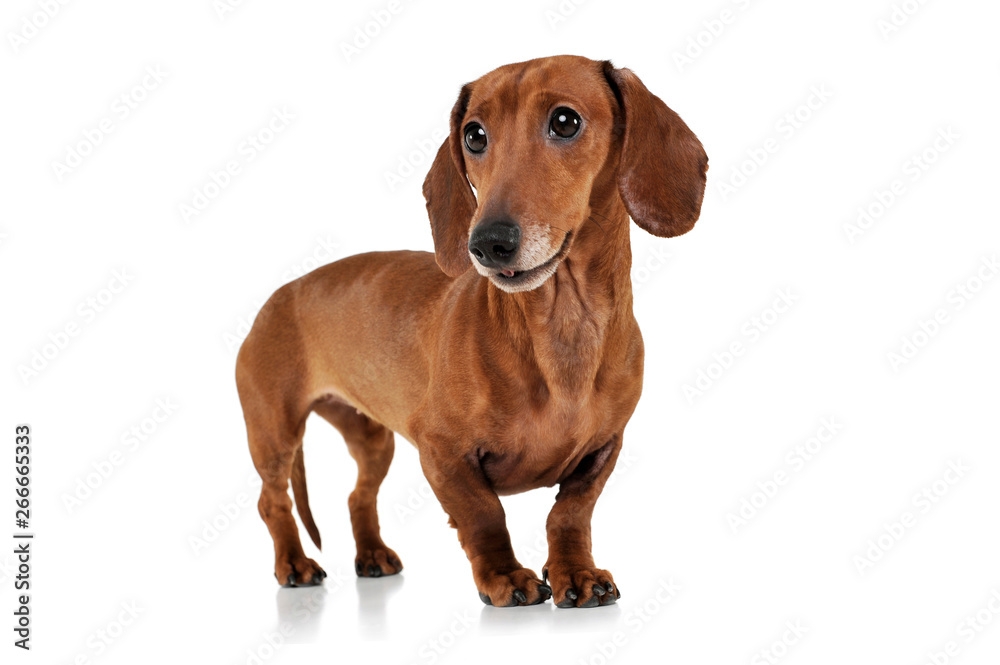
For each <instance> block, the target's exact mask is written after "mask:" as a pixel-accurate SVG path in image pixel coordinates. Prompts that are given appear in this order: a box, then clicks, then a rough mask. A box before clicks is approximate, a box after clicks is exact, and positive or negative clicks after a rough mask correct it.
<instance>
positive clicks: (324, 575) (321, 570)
mask: <svg viewBox="0 0 1000 665" xmlns="http://www.w3.org/2000/svg"><path fill="white" fill-rule="evenodd" d="M319 574H320V575H322V576H323V579H324V580H325V579H326V571H325V570H323V569H322V568H320V569H319Z"/></svg>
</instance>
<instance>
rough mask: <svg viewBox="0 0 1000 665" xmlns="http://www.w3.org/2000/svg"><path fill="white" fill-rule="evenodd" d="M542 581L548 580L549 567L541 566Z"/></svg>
mask: <svg viewBox="0 0 1000 665" xmlns="http://www.w3.org/2000/svg"><path fill="white" fill-rule="evenodd" d="M542 581H543V582H548V581H549V569H548V568H542Z"/></svg>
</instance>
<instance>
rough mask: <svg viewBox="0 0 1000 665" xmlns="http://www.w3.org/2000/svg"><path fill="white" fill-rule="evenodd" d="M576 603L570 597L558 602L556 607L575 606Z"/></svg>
mask: <svg viewBox="0 0 1000 665" xmlns="http://www.w3.org/2000/svg"><path fill="white" fill-rule="evenodd" d="M574 605H575V603H574V602H573V601H572V600H570V599H569V598H566V600H564V601H563V602H561V603H556V607H562V608H566V607H573V606H574Z"/></svg>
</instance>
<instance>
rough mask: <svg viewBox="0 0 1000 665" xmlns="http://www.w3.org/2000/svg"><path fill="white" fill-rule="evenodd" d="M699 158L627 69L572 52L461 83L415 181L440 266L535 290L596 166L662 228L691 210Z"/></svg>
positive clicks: (699, 182)
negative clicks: (445, 132) (438, 141)
mask: <svg viewBox="0 0 1000 665" xmlns="http://www.w3.org/2000/svg"><path fill="white" fill-rule="evenodd" d="M707 168H708V157H707V156H706V155H705V151H704V149H703V148H702V146H701V143H700V142H699V141H698V139H697V137H696V136H695V135H694V133H693V132H692V131H691V130H690V129H688V127H687V125H685V124H684V121H683V120H681V119H680V117H678V115H677V114H676V113H674V112H673V111H671V110H670V109H669V108H667V105H666V104H664V103H663V102H662V101H661V100H660V98H659V97H657V96H655V95H653V94H652V93H651V92H650V91H649V90H647V89H646V86H645V85H643V83H642V81H640V80H639V78H638V77H637V76H636V75H635V74H633V73H632V72H631V71H629V70H628V69H616V68H614V67H613V66H612V65H611V63H610V62H597V61H594V60H589V59H587V58H581V57H577V56H557V57H552V58H542V59H539V60H531V61H528V62H524V63H518V64H513V65H507V66H505V67H501V68H499V69H496V70H494V71H492V72H490V73H489V74H487V75H485V76H483V77H482V78H480V79H478V80H477V81H474V82H472V83H469V84H467V85H465V86H463V87H462V90H461V93H460V94H459V96H458V101H456V102H455V106H454V108H453V109H452V113H451V133H450V135H449V137H448V139H447V140H446V141H445V142H444V144H443V145H442V146H441V148H440V150H438V153H437V156H436V158H435V159H434V163H433V165H432V166H431V170H430V172H429V173H428V174H427V179H426V180H425V181H424V197H425V198H426V199H427V211H428V214H429V215H430V220H431V229H432V231H433V234H434V250H435V255H436V258H437V262H438V265H440V266H441V269H442V270H444V271H445V272H446V273H447V274H449V275H451V276H453V277H454V276H458V275H460V274H462V273H464V272H465V271H466V270H467V269H468V268H469V265H470V263H471V265H473V266H475V268H476V270H477V271H478V272H479V273H480V274H481V275H483V276H484V277H487V278H489V279H490V280H491V281H492V282H493V283H494V284H496V285H497V286H498V287H499V288H501V289H503V290H504V291H508V292H514V291H528V290H531V289H534V288H536V287H538V286H539V285H541V284H542V283H543V282H545V280H547V279H548V278H549V277H550V276H551V275H552V274H553V273H554V272H555V271H556V268H558V266H559V263H560V261H562V260H563V258H565V257H566V255H567V254H568V252H569V250H570V247H571V245H572V243H573V238H574V235H575V234H576V233H577V231H579V230H580V228H581V227H582V226H583V224H584V223H585V222H586V221H587V219H588V217H589V216H590V215H591V214H592V212H593V211H592V210H591V204H592V200H591V199H592V191H593V189H594V185H595V183H596V182H598V180H599V179H601V178H602V176H605V177H608V176H610V177H612V178H614V181H615V182H616V183H617V189H618V193H619V195H620V196H621V199H622V201H623V202H624V204H625V207H626V209H627V210H628V213H629V215H630V216H631V217H632V219H633V220H635V222H636V224H638V225H639V226H640V227H642V228H643V229H645V230H646V231H648V232H649V233H652V234H653V235H656V236H664V237H670V236H676V235H680V234H682V233H685V232H687V231H689V230H690V229H691V228H692V227H693V226H694V223H695V221H696V220H697V219H698V214H699V212H700V210H701V201H702V196H703V194H704V191H705V171H706V170H707ZM470 183H471V185H472V187H475V188H476V195H474V194H473V191H472V187H470ZM477 199H478V200H477Z"/></svg>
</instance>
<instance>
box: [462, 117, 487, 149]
mask: <svg viewBox="0 0 1000 665" xmlns="http://www.w3.org/2000/svg"><path fill="white" fill-rule="evenodd" d="M465 147H466V148H468V149H469V150H470V151H471V152H482V151H483V150H486V130H485V129H483V126H482V125H480V124H479V123H478V122H470V123H469V124H468V125H466V126H465Z"/></svg>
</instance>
